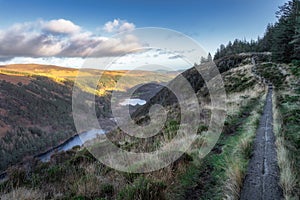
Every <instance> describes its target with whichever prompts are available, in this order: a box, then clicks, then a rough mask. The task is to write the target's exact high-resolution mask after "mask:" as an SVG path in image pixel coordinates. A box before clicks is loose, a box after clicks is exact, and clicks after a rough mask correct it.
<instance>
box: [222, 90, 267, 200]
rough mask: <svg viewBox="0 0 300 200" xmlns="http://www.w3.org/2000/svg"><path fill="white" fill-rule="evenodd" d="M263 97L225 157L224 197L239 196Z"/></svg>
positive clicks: (235, 197)
mask: <svg viewBox="0 0 300 200" xmlns="http://www.w3.org/2000/svg"><path fill="white" fill-rule="evenodd" d="M265 97H266V96H265V95H263V96H262V98H261V100H260V103H259V104H258V105H257V106H256V108H255V109H254V110H253V111H252V112H251V115H250V117H249V118H248V119H247V121H246V123H245V124H244V125H243V127H242V129H241V133H240V137H239V138H238V143H237V145H235V147H234V150H233V154H232V155H230V157H228V158H226V165H225V166H226V168H225V176H226V181H225V182H224V183H223V188H224V189H223V192H224V199H227V200H238V199H239V198H240V192H241V189H242V186H243V180H244V177H245V173H246V168H247V163H248V161H249V159H250V155H251V153H252V143H253V139H254V136H255V133H256V129H257V127H258V123H257V122H258V120H259V118H260V110H261V109H262V108H263V105H264V100H265Z"/></svg>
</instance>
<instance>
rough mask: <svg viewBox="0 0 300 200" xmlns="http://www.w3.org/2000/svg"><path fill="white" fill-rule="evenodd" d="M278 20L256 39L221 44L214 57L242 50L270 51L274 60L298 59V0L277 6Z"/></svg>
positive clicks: (299, 41) (299, 35)
mask: <svg viewBox="0 0 300 200" xmlns="http://www.w3.org/2000/svg"><path fill="white" fill-rule="evenodd" d="M276 16H277V18H278V21H277V22H276V23H275V24H269V25H268V26H267V28H266V31H265V34H264V36H263V37H262V38H258V39H257V40H256V41H255V40H251V41H250V42H249V41H246V40H245V39H244V40H238V39H236V40H234V42H231V41H230V42H229V43H228V44H227V45H226V46H225V45H223V44H222V45H221V46H220V48H219V49H218V50H217V52H216V54H215V56H214V59H215V60H216V59H219V58H221V57H224V56H228V55H232V54H238V53H242V52H272V59H273V61H275V62H285V63H289V62H291V61H292V60H300V1H299V0H292V1H288V2H287V3H285V4H284V5H283V6H280V7H279V10H278V11H277V12H276Z"/></svg>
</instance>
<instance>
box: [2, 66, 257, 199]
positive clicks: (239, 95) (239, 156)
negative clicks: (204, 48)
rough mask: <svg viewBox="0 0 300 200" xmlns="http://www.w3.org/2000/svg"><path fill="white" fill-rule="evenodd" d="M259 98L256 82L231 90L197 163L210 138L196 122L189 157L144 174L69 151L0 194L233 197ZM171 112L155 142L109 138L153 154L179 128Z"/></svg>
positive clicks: (249, 144)
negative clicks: (217, 132) (219, 129)
mask: <svg viewBox="0 0 300 200" xmlns="http://www.w3.org/2000/svg"><path fill="white" fill-rule="evenodd" d="M240 70H241V71H240ZM233 73H239V74H240V75H238V76H243V77H244V75H245V74H246V75H245V76H246V77H247V82H248V81H249V80H252V77H251V73H250V69H248V68H247V69H244V68H241V69H236V71H234V72H233ZM228 76H231V74H228ZM248 78H249V79H248ZM226 80H227V81H230V79H226ZM232 83H233V82H232ZM239 83H240V82H239V79H235V80H234V85H235V84H239ZM247 87H248V86H247ZM261 95H262V89H261V87H260V86H259V85H258V84H255V85H252V86H249V87H248V88H241V89H239V90H238V92H237V91H231V92H230V94H229V95H228V101H227V105H228V107H229V109H230V112H229V115H228V117H227V119H226V123H225V128H224V132H223V134H222V135H221V138H220V139H219V141H218V143H217V144H216V146H215V147H214V149H213V150H212V151H211V153H210V154H209V155H207V156H206V157H205V158H204V159H202V160H199V159H198V154H197V152H198V153H200V152H199V145H201V144H203V143H204V142H205V138H203V137H202V135H203V132H205V133H207V134H208V131H207V128H208V127H207V124H205V123H203V124H202V123H201V124H199V128H198V135H197V136H199V137H198V143H197V144H196V145H194V146H193V149H192V150H191V154H190V155H187V154H184V155H183V156H182V157H181V158H180V159H179V160H177V161H176V162H174V163H172V164H171V165H169V166H167V167H165V168H163V169H161V170H158V171H155V172H152V173H147V174H130V173H122V172H118V171H116V170H113V169H110V168H108V167H106V166H104V165H102V164H101V163H98V162H96V161H95V160H94V159H93V158H91V157H90V155H89V153H88V151H86V150H82V149H80V150H71V151H68V152H63V153H60V154H57V155H55V156H54V157H53V159H52V162H51V163H46V164H45V163H39V162H37V164H34V166H33V167H32V168H31V169H29V170H28V169H26V170H25V172H26V173H25V175H24V173H23V172H24V171H22V170H20V171H16V173H19V174H20V175H16V177H15V179H13V180H12V179H11V180H9V181H8V182H7V183H5V184H2V185H0V194H1V193H2V194H3V193H5V195H6V194H9V193H10V192H13V191H14V190H16V189H18V188H27V190H32V191H41V192H42V193H44V194H47V195H48V197H47V198H48V199H49V198H52V199H55V198H60V199H78V200H79V199H101V198H102V199H149V200H150V199H172V200H173V199H199V198H200V199H221V198H226V197H227V198H232V199H235V198H237V197H238V195H239V191H240V188H241V185H242V181H243V178H244V174H245V170H246V167H247V162H248V160H249V156H250V155H251V152H252V141H253V135H254V132H255V130H256V127H257V125H258V124H257V121H256V119H257V118H258V116H259V115H260V114H261V112H260V106H261V103H259V102H262V99H261V98H260V97H261ZM169 109H170V110H171V108H169ZM206 109H208V110H209V108H208V107H207V108H206ZM170 112H171V119H170V118H168V121H167V123H166V127H164V129H163V130H162V132H161V134H160V135H158V136H156V138H155V139H154V140H150V139H149V141H148V140H143V141H144V143H141V142H138V141H136V140H134V139H132V138H129V137H128V136H127V137H126V136H123V135H122V133H121V132H119V131H118V130H116V134H115V135H112V137H116V141H120V138H123V137H124V138H123V139H124V141H125V142H124V144H123V143H122V144H120V143H119V146H120V147H121V148H124V149H126V150H131V151H132V150H133V151H134V150H137V151H138V150H141V149H142V150H156V148H158V147H160V145H162V144H163V143H164V142H168V141H169V140H170V139H172V138H173V137H174V136H175V135H176V131H177V130H178V125H179V124H180V123H179V121H180V120H179V117H178V113H179V112H178V110H176V108H173V110H171V111H170ZM108 137H110V135H108ZM110 139H111V138H110ZM112 139H113V138H112ZM112 142H114V141H113V140H112ZM12 183H14V184H12ZM12 185H13V187H12ZM29 188H30V189H29Z"/></svg>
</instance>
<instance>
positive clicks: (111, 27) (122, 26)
mask: <svg viewBox="0 0 300 200" xmlns="http://www.w3.org/2000/svg"><path fill="white" fill-rule="evenodd" d="M134 28H135V25H134V24H133V23H129V22H127V21H126V20H120V19H114V20H113V21H109V22H107V23H106V24H105V25H104V27H103V30H104V31H106V32H108V33H119V32H123V31H131V30H133V29H134Z"/></svg>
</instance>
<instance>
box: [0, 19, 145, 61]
mask: <svg viewBox="0 0 300 200" xmlns="http://www.w3.org/2000/svg"><path fill="white" fill-rule="evenodd" d="M108 23H109V22H108ZM116 24H117V25H116ZM107 26H109V25H107ZM132 28H134V24H132V23H128V22H125V21H117V22H112V28H111V29H109V28H108V30H111V31H114V30H116V29H118V30H125V29H126V30H129V29H132ZM139 47H141V44H140V43H139V41H138V38H136V37H134V36H129V37H124V38H108V37H102V36H97V35H95V34H93V33H91V32H89V31H86V30H84V29H83V28H82V27H80V26H78V25H76V24H74V23H73V22H71V21H69V20H65V19H56V20H51V21H42V20H40V21H36V22H28V23H21V24H15V25H13V26H11V27H9V28H8V29H6V30H0V59H1V60H7V59H12V58H14V57H34V58H36V57H86V56H89V55H91V54H93V56H97V57H107V56H115V55H120V54H124V53H126V52H129V51H131V50H132V49H136V48H139ZM95 50H97V51H95Z"/></svg>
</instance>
